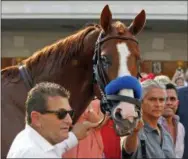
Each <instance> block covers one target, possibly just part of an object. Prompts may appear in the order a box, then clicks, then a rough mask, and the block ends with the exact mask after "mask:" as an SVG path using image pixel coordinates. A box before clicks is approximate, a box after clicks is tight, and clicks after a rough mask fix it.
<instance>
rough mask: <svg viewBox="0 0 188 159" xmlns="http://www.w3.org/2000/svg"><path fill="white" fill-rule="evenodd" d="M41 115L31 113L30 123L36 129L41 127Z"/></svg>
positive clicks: (35, 112)
mask: <svg viewBox="0 0 188 159" xmlns="http://www.w3.org/2000/svg"><path fill="white" fill-rule="evenodd" d="M40 121H41V114H40V113H39V112H37V111H32V112H31V123H32V125H35V126H37V127H41V122H40Z"/></svg>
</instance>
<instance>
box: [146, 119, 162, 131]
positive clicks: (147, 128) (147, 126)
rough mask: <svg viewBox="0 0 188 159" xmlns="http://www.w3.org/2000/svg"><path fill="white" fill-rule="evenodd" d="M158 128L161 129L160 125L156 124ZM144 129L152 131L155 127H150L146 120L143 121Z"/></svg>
mask: <svg viewBox="0 0 188 159" xmlns="http://www.w3.org/2000/svg"><path fill="white" fill-rule="evenodd" d="M157 125H158V127H159V129H161V126H160V124H157ZM144 129H145V130H146V131H147V132H149V133H150V132H152V131H156V129H154V128H152V127H151V126H150V125H149V124H148V123H147V122H145V121H144Z"/></svg>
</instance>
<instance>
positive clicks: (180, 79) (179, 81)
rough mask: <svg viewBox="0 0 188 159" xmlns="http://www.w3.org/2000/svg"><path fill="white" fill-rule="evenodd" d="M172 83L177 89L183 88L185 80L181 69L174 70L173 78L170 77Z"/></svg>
mask: <svg viewBox="0 0 188 159" xmlns="http://www.w3.org/2000/svg"><path fill="white" fill-rule="evenodd" d="M172 82H173V83H174V84H175V85H176V86H177V87H182V86H185V78H184V71H183V69H181V68H178V69H176V72H175V73H174V76H173V77H172Z"/></svg>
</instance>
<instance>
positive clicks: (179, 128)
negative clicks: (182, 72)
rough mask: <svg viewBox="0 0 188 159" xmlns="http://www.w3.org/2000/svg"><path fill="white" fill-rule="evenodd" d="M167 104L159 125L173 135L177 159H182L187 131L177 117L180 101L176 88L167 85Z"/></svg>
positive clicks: (169, 84)
mask: <svg viewBox="0 0 188 159" xmlns="http://www.w3.org/2000/svg"><path fill="white" fill-rule="evenodd" d="M166 93H167V98H166V104H165V109H164V112H163V117H160V119H159V123H160V124H161V125H163V126H164V128H165V129H166V130H167V131H168V132H169V133H170V134H171V136H172V138H173V141H174V145H175V155H176V158H182V156H183V152H184V138H185V129H184V126H183V125H182V123H181V122H180V121H179V116H178V115H175V113H176V111H177V108H178V104H179V100H178V94H177V89H176V86H175V85H173V84H171V83H168V84H166Z"/></svg>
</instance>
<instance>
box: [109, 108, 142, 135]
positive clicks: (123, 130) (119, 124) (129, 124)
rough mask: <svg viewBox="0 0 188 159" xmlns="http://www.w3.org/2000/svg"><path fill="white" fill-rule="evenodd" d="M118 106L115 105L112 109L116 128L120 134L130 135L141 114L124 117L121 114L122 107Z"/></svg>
mask: <svg viewBox="0 0 188 159" xmlns="http://www.w3.org/2000/svg"><path fill="white" fill-rule="evenodd" d="M117 107H118V105H115V106H114V107H113V108H112V111H111V117H112V119H113V121H114V129H115V131H116V133H117V135H118V136H127V135H130V134H131V133H132V132H133V130H134V128H135V127H136V124H137V121H138V120H139V118H140V116H138V115H137V116H132V117H130V118H125V119H124V118H123V116H122V115H121V109H120V108H117ZM135 113H136V110H135Z"/></svg>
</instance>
